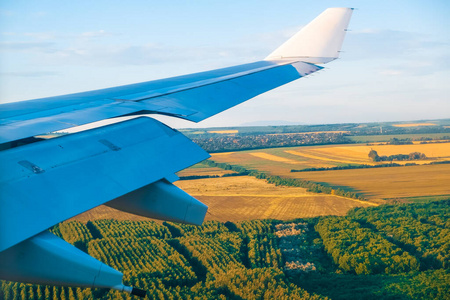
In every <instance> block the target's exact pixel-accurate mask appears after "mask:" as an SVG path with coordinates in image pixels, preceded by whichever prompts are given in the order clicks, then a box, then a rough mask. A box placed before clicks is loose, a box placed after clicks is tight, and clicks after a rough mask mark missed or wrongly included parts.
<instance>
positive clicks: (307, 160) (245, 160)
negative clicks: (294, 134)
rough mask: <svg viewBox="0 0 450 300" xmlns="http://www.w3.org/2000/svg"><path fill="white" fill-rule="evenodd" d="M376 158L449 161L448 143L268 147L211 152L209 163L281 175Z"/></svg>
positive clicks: (370, 163) (369, 161)
mask: <svg viewBox="0 0 450 300" xmlns="http://www.w3.org/2000/svg"><path fill="white" fill-rule="evenodd" d="M371 149H373V150H375V151H377V152H378V155H380V156H382V155H386V156H389V155H394V154H409V153H411V152H421V153H424V154H425V155H426V156H427V158H426V159H423V160H415V161H396V163H398V164H406V163H411V162H414V163H416V164H429V163H430V162H434V161H444V160H450V143H432V144H412V145H371V146H367V145H360V144H359V145H327V146H310V147H288V148H270V149H262V150H249V151H240V152H229V153H217V154H216V153H213V154H212V158H211V159H212V160H214V161H216V162H225V163H229V164H236V165H241V166H244V167H246V168H248V169H256V170H259V171H264V172H268V173H271V174H275V175H281V176H285V175H287V174H289V173H290V170H291V169H297V170H299V169H300V170H301V169H305V168H321V167H334V166H341V165H348V164H368V165H375V164H383V163H386V162H379V163H374V162H372V160H371V159H370V158H369V157H368V154H369V152H370V150H371Z"/></svg>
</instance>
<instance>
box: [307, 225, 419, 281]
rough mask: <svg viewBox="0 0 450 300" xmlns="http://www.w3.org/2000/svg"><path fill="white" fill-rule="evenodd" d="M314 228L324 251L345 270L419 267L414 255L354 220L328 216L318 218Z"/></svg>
mask: <svg viewBox="0 0 450 300" xmlns="http://www.w3.org/2000/svg"><path fill="white" fill-rule="evenodd" d="M315 228H316V230H317V232H318V233H319V234H320V236H321V238H322V240H323V244H324V246H325V249H326V251H327V252H328V253H329V254H330V255H331V256H332V258H333V261H334V262H335V263H336V264H337V265H338V266H339V268H340V269H342V270H343V271H345V272H354V273H356V274H366V275H368V274H378V273H386V274H395V273H404V272H410V271H418V270H419V263H418V261H417V259H416V258H415V257H414V256H412V255H410V254H409V253H407V252H405V251H403V250H402V249H401V248H399V247H398V246H396V245H395V244H393V243H391V242H389V241H388V240H387V239H385V238H383V237H382V236H381V235H379V234H377V233H375V232H373V231H372V230H370V229H368V228H363V227H361V226H360V224H359V223H358V222H355V221H352V220H349V219H347V218H344V217H328V218H324V219H321V220H320V221H319V222H318V223H317V225H316V227H315Z"/></svg>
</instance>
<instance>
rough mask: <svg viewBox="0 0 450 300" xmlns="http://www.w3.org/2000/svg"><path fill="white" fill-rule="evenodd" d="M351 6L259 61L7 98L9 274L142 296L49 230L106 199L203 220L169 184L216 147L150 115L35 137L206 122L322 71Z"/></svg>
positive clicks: (3, 260)
mask: <svg viewBox="0 0 450 300" xmlns="http://www.w3.org/2000/svg"><path fill="white" fill-rule="evenodd" d="M351 14H352V9H351V8H330V9H327V10H326V11H325V12H323V13H322V14H321V15H320V16H319V17H317V18H316V19H315V20H313V21H312V22H311V23H310V24H309V25H307V26H306V27H304V28H303V29H302V30H301V31H300V32H299V33H297V34H296V35H295V36H294V37H292V38H291V39H290V40H288V41H287V42H286V43H285V44H283V45H281V46H280V47H279V48H278V49H276V50H275V51H274V52H272V53H271V54H270V55H269V56H268V57H267V58H266V59H264V60H262V61H259V62H255V63H250V64H244V65H239V66H235V67H230V68H224V69H218V70H213V71H208V72H202V73H196V74H191V75H185V76H179V77H174V78H168V79H162V80H156V81H151V82H144V83H138V84H133V85H126V86H120V87H114V88H109V89H103V90H97V91H91V92H85V93H77V94H71V95H65V96H58V97H50V98H42V99H36V100H29V101H23V102H18V103H9V104H3V105H0V146H1V147H0V148H1V149H5V150H2V151H1V152H0V168H1V169H0V278H2V279H6V280H17V281H23V282H30V283H40V284H58V285H66V286H90V287H107V288H114V289H119V290H121V291H127V292H130V293H134V294H138V295H141V296H142V295H144V294H143V293H142V291H139V290H136V289H132V288H130V287H126V286H124V285H123V284H122V283H121V278H122V274H121V273H120V272H117V271H115V270H113V269H111V268H109V267H107V266H106V265H103V264H101V263H100V262H96V261H95V260H93V259H92V260H91V258H90V257H89V256H86V254H84V253H80V251H79V250H77V249H76V248H74V247H72V246H70V245H68V244H67V243H65V242H64V241H62V240H60V239H59V238H57V237H56V236H52V235H51V234H50V233H46V232H45V231H46V229H48V228H50V227H51V226H53V225H55V224H57V223H59V222H62V221H64V220H67V219H69V218H71V217H73V216H75V215H77V214H80V213H82V212H84V211H87V210H89V209H91V208H93V207H96V206H98V205H101V204H106V205H109V206H111V207H114V208H117V209H120V210H123V211H127V212H130V213H134V214H140V215H143V216H147V217H152V218H158V219H163V220H171V221H176V222H183V223H189V224H201V223H202V222H203V219H204V217H205V214H206V210H207V207H206V206H205V205H204V204H202V203H201V202H199V201H198V200H196V199H194V198H193V197H191V196H189V195H188V194H186V193H185V192H183V191H181V190H180V189H178V188H177V187H175V186H174V185H172V182H173V181H175V180H177V179H178V178H177V177H176V175H175V173H176V172H178V171H180V170H182V169H184V168H186V167H189V166H191V165H192V164H195V163H197V162H199V161H202V160H204V159H206V158H208V156H209V155H208V154H207V153H206V152H205V151H203V150H202V149H201V148H200V147H198V146H197V145H195V144H194V143H192V142H191V141H190V140H188V139H187V138H186V137H184V136H183V135H182V134H181V133H179V132H177V131H176V130H173V129H171V128H169V127H167V126H166V125H164V124H162V123H160V122H158V121H156V120H153V119H150V118H137V119H133V120H128V121H125V122H120V123H116V124H112V125H108V126H103V127H99V128H96V129H91V130H87V131H83V132H80V133H76V134H70V135H67V136H63V137H58V138H54V139H49V140H41V141H38V142H35V143H28V142H27V139H28V140H29V139H30V138H32V137H34V136H36V135H40V134H45V133H48V132H52V131H55V130H62V129H66V128H69V127H73V126H77V125H82V124H86V123H90V122H94V121H99V120H103V119H106V118H114V117H119V116H127V115H140V114H147V113H157V114H164V115H169V116H173V117H178V118H183V119H186V120H190V121H194V122H199V121H201V120H204V119H206V118H208V117H210V116H213V115H215V114H217V113H219V112H221V111H224V110H226V109H228V108H230V107H233V106H235V105H237V104H239V103H242V102H244V101H246V100H248V99H251V98H253V97H255V96H257V95H259V94H261V93H264V92H266V91H269V90H271V89H274V88H276V87H278V86H281V85H284V84H286V83H288V82H290V81H293V80H295V79H298V78H301V77H304V76H307V75H309V74H311V73H314V72H316V71H318V70H320V69H321V68H322V67H321V66H318V65H316V64H319V63H327V62H329V61H331V60H334V59H336V58H337V57H338V55H339V50H340V47H341V45H342V41H343V39H344V35H345V32H346V30H347V26H348V23H349V20H350V17H351ZM55 249H59V250H60V251H59V250H58V251H57V250H55ZM61 253H64V255H61ZM50 260H52V261H54V262H55V265H56V264H60V266H63V268H57V267H55V268H54V269H53V270H51V271H49V272H43V271H42V266H43V264H42V263H43V261H50ZM68 274H72V275H73V276H69V275H68ZM79 274H86V276H85V278H82V276H81V275H79ZM80 276H81V277H80Z"/></svg>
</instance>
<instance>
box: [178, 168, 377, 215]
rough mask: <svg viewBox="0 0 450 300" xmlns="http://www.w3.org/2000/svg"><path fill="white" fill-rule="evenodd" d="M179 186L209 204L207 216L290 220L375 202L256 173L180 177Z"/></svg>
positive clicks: (342, 210)
mask: <svg viewBox="0 0 450 300" xmlns="http://www.w3.org/2000/svg"><path fill="white" fill-rule="evenodd" d="M176 184H177V186H178V187H180V188H181V189H183V190H184V191H186V192H187V193H189V194H190V195H192V196H194V197H196V198H197V199H199V200H200V201H202V202H203V203H205V204H206V205H208V206H209V210H208V214H207V216H206V220H218V221H222V222H225V221H241V220H251V219H279V220H289V219H295V218H306V217H315V216H323V215H344V214H345V213H346V212H347V211H348V210H349V209H351V208H353V207H367V206H373V205H376V204H374V203H371V202H365V201H359V200H354V199H348V198H344V197H339V196H333V195H319V194H313V193H308V192H306V190H305V189H303V188H296V187H281V186H278V187H277V186H275V185H273V184H268V183H266V182H265V181H264V180H260V179H256V178H254V177H248V176H239V177H225V178H208V179H198V180H183V181H178V182H177V183H176Z"/></svg>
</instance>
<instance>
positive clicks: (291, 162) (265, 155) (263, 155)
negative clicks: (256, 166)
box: [250, 152, 298, 164]
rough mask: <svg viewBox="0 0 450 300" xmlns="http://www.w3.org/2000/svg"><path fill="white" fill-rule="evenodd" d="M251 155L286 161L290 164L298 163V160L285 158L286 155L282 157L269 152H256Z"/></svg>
mask: <svg viewBox="0 0 450 300" xmlns="http://www.w3.org/2000/svg"><path fill="white" fill-rule="evenodd" d="M250 155H253V156H256V157H259V158H262V159H267V160H271V161H280V162H286V163H290V164H297V163H298V162H297V161H295V160H292V159H288V158H284V157H280V156H276V155H272V154H269V153H265V152H256V153H250Z"/></svg>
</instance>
